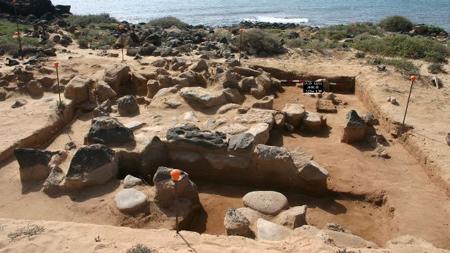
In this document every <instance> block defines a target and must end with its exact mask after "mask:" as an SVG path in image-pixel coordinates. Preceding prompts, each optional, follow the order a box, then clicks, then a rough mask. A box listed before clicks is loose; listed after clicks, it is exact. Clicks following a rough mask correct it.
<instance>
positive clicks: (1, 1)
mask: <svg viewBox="0 0 450 253" xmlns="http://www.w3.org/2000/svg"><path fill="white" fill-rule="evenodd" d="M16 9H17V14H19V15H22V16H28V15H34V16H36V17H42V16H44V15H45V16H46V17H52V16H53V15H54V14H65V13H70V6H68V5H57V6H54V5H53V4H52V2H51V1H50V0H17V2H16ZM2 12H4V13H8V14H11V15H14V7H13V5H12V4H11V0H0V13H2ZM49 14H50V15H49Z"/></svg>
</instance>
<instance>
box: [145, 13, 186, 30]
mask: <svg viewBox="0 0 450 253" xmlns="http://www.w3.org/2000/svg"><path fill="white" fill-rule="evenodd" d="M148 24H149V25H151V26H159V27H162V28H170V27H172V26H176V27H178V28H187V27H189V25H188V24H186V23H184V22H183V21H181V20H179V19H178V18H175V17H170V16H169V17H162V18H157V19H153V20H150V21H149V22H148Z"/></svg>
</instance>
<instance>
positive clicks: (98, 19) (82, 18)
mask: <svg viewBox="0 0 450 253" xmlns="http://www.w3.org/2000/svg"><path fill="white" fill-rule="evenodd" d="M66 21H67V22H68V23H69V24H71V25H73V26H81V27H86V26H88V25H92V24H93V25H96V26H101V25H102V24H111V23H115V24H117V23H118V21H117V19H115V18H113V17H111V16H109V14H98V15H73V16H70V17H68V18H66Z"/></svg>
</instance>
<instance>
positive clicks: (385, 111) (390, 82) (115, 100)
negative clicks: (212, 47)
mask: <svg viewBox="0 0 450 253" xmlns="http://www.w3.org/2000/svg"><path fill="white" fill-rule="evenodd" d="M205 43H206V44H205ZM203 44H205V45H206V46H204V48H207V47H208V44H207V42H204V43H203ZM203 44H200V47H199V48H201V47H202V45H203ZM141 49H142V48H141ZM128 51H129V52H127V55H125V56H124V59H123V60H122V57H121V56H120V54H121V51H120V50H111V52H114V53H109V54H105V53H103V54H98V53H97V52H98V51H94V50H90V49H79V48H78V47H76V46H74V45H71V46H68V47H64V48H63V47H59V46H58V47H57V52H58V55H57V56H53V57H50V58H46V59H45V60H39V61H37V62H30V61H31V60H30V61H28V62H26V60H22V61H20V62H19V61H18V60H17V62H16V63H17V64H10V63H11V62H9V63H8V64H6V65H0V66H1V69H0V131H1V133H2V134H1V136H2V138H1V140H0V162H1V163H0V195H1V204H0V237H1V238H0V252H126V249H127V248H130V247H132V246H133V245H145V246H146V247H149V248H151V249H152V251H151V252H380V253H381V252H448V251H447V250H446V249H449V248H450V198H449V194H450V188H449V186H450V177H449V175H450V165H449V164H450V163H449V161H450V160H449V158H450V149H449V148H450V147H449V145H450V140H447V141H448V142H449V144H448V143H447V142H445V138H444V137H443V136H446V135H447V132H448V131H449V129H448V127H449V125H450V117H449V112H450V103H449V97H450V95H449V94H450V92H449V88H448V87H446V86H443V87H441V88H436V87H434V86H431V85H429V83H430V80H429V77H427V76H420V77H419V78H418V80H417V82H416V83H415V86H414V91H413V92H414V93H413V95H412V97H411V101H410V105H409V108H408V114H407V116H406V119H405V118H404V112H405V106H406V103H407V100H408V99H409V98H408V91H409V89H410V80H409V77H406V78H405V76H404V75H401V74H400V73H397V72H395V71H394V70H393V69H391V68H387V69H386V66H384V69H383V68H382V70H380V67H379V66H378V69H377V67H374V66H371V65H364V64H361V62H359V60H358V59H355V58H354V57H353V56H352V55H350V54H348V53H347V52H340V53H337V54H336V55H335V56H333V57H330V58H326V56H314V55H310V56H305V55H301V54H288V55H283V56H277V57H273V58H265V57H260V58H258V57H243V58H242V59H240V57H238V54H235V55H236V57H235V56H234V55H233V56H232V57H213V56H211V55H209V54H206V53H202V52H201V50H200V49H199V50H197V51H195V53H191V54H184V55H181V54H180V55H164V56H145V57H141V56H139V55H138V56H136V54H135V53H132V52H131V51H132V50H131V49H128ZM8 61H11V59H6V56H0V62H2V64H3V62H8ZM13 65H14V66H13ZM56 71H58V72H56ZM442 79H443V82H444V83H450V78H449V77H448V75H447V76H444V77H442ZM307 82H314V83H317V84H320V85H321V86H322V88H323V91H321V92H314V93H310V92H306V93H305V92H304V88H305V87H304V85H305V83H307ZM403 121H404V122H405V123H404V124H403ZM447 138H449V137H447ZM42 245H46V246H45V247H44V246H42ZM27 248H28V249H30V251H24V249H27ZM19 249H20V250H19ZM44 249H45V250H44ZM3 250H4V251H3ZM47 250H49V251H47ZM128 252H130V251H128ZM133 252H141V251H133ZM142 252H150V251H142Z"/></svg>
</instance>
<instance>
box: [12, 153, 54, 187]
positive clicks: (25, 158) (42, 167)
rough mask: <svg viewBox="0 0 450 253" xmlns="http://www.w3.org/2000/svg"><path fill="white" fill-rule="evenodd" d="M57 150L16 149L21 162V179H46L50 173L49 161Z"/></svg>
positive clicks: (16, 154)
mask: <svg viewBox="0 0 450 253" xmlns="http://www.w3.org/2000/svg"><path fill="white" fill-rule="evenodd" d="M54 154H55V152H50V151H46V150H40V149H33V148H18V149H15V150H14V155H15V156H16V159H17V162H18V163H19V171H20V180H21V181H30V180H44V179H46V178H47V177H48V175H49V174H50V168H49V166H48V165H49V162H50V159H51V158H52V156H53V155H54Z"/></svg>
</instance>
